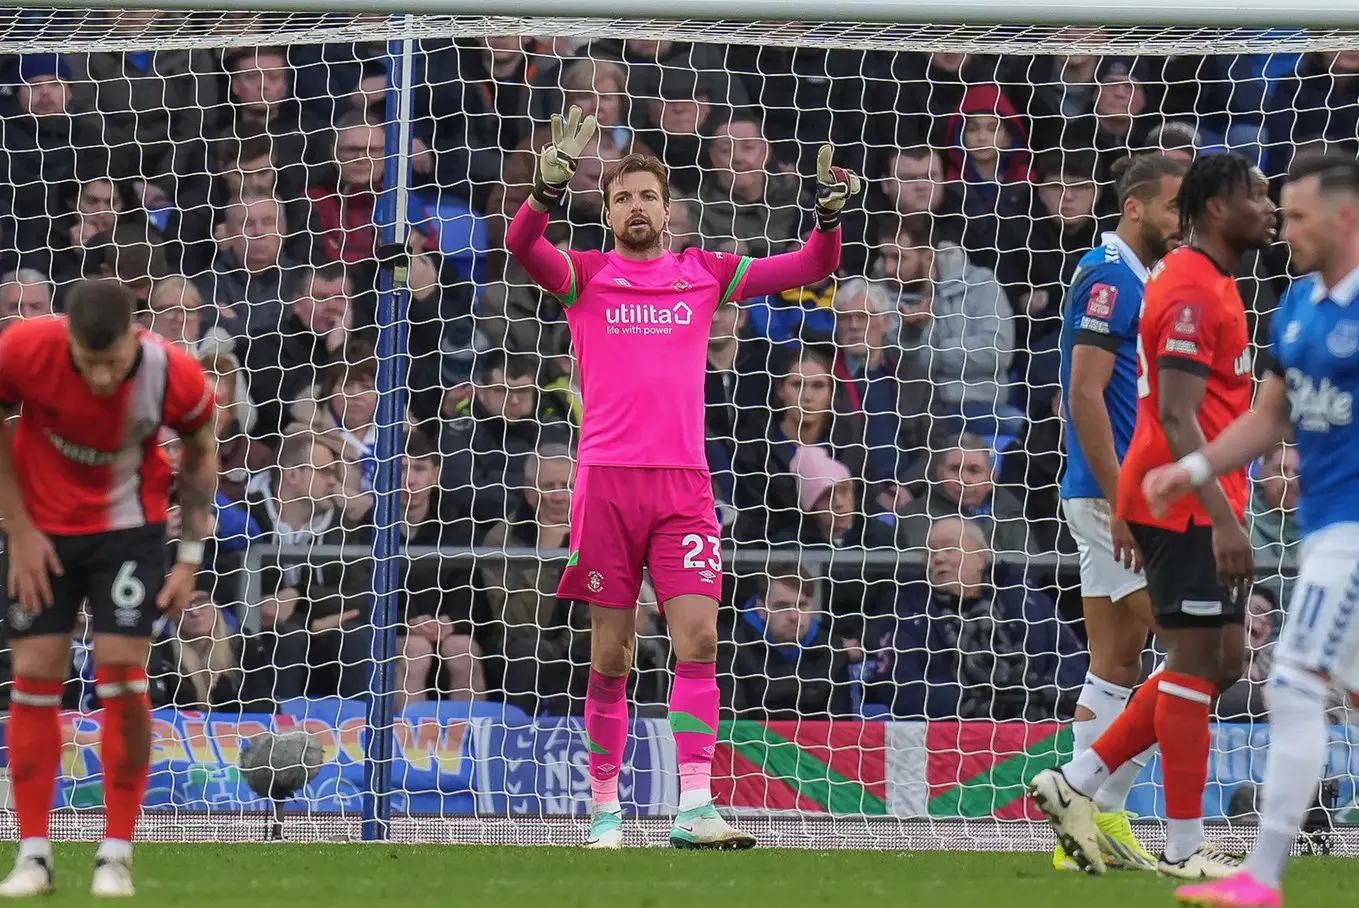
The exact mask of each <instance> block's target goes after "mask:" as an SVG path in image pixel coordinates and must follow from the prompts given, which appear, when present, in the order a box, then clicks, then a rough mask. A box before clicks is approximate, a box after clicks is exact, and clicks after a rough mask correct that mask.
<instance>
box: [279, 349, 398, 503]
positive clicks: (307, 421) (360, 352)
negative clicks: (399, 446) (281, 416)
mask: <svg viewBox="0 0 1359 908" xmlns="http://www.w3.org/2000/svg"><path fill="white" fill-rule="evenodd" d="M377 368H378V361H377V354H376V353H375V352H374V350H373V347H372V345H371V344H369V343H368V342H367V341H364V340H361V339H354V340H351V341H349V343H347V344H346V345H345V347H344V350H343V351H342V352H341V354H340V356H339V358H337V359H336V360H334V361H333V362H331V363H329V364H328V365H327V366H326V367H325V369H324V370H322V372H321V375H320V378H319V379H318V381H317V383H316V385H315V387H314V388H313V389H312V392H311V393H310V394H309V395H306V396H304V397H303V398H302V399H301V400H299V401H297V403H295V404H293V405H292V406H291V407H290V408H289V415H290V416H291V417H292V422H291V423H290V424H288V425H286V426H284V428H283V437H284V438H287V437H289V436H291V435H293V434H296V433H310V434H311V435H312V436H313V437H315V438H316V440H317V441H319V442H320V443H321V444H323V445H325V446H326V447H327V448H330V452H331V453H332V454H334V455H335V465H336V472H337V475H338V478H339V495H340V497H341V501H342V503H341V508H342V509H343V511H344V516H345V519H346V520H348V521H350V522H351V523H354V524H357V523H359V522H360V521H362V520H363V518H364V517H366V516H367V514H368V512H369V511H370V510H372V507H373V495H372V493H373V480H374V478H375V477H376V476H377V399H378V394H377Z"/></svg>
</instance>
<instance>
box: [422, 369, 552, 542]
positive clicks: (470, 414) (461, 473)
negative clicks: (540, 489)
mask: <svg viewBox="0 0 1359 908" xmlns="http://www.w3.org/2000/svg"><path fill="white" fill-rule="evenodd" d="M537 382H538V360H537V359H536V358H534V357H532V356H528V355H526V354H510V355H508V356H505V355H494V354H493V355H489V356H486V357H485V358H484V359H483V360H482V365H481V366H480V375H479V376H478V378H477V381H476V389H475V391H474V393H473V395H472V397H471V398H469V399H468V400H466V401H464V402H462V403H461V404H459V405H458V408H457V410H456V411H455V415H454V417H453V418H452V419H451V420H450V421H449V422H447V423H446V424H445V425H444V427H443V434H442V438H441V442H440V448H441V450H442V451H443V454H444V473H443V481H442V483H441V485H442V487H443V488H444V489H446V490H447V491H448V494H449V497H450V500H451V501H452V502H453V503H454V505H455V507H456V508H457V510H458V512H459V513H461V514H470V515H472V518H473V519H474V520H475V521H476V522H477V523H479V524H491V523H494V522H496V521H502V520H505V519H507V517H508V516H509V515H510V514H513V513H515V512H516V511H517V510H518V508H519V503H520V501H521V500H522V495H521V490H522V489H523V488H524V465H525V461H526V460H527V458H528V456H529V454H530V453H531V452H533V451H535V450H537V448H538V446H539V445H540V444H542V443H544V442H546V441H549V440H550V441H556V442H559V443H563V444H565V443H567V442H569V439H570V431H569V429H568V428H567V423H566V422H565V416H564V414H562V413H561V412H560V411H558V410H556V409H555V408H554V407H553V406H552V404H551V403H550V401H549V400H548V398H547V396H546V395H541V394H540V393H539V390H538V385H537Z"/></svg>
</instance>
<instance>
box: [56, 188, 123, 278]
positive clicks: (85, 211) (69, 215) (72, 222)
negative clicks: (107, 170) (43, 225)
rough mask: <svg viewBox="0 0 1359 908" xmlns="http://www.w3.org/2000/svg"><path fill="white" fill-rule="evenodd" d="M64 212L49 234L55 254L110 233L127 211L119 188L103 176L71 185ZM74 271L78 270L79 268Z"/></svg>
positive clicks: (74, 249)
mask: <svg viewBox="0 0 1359 908" xmlns="http://www.w3.org/2000/svg"><path fill="white" fill-rule="evenodd" d="M70 186H71V188H72V192H71V194H70V195H69V196H68V197H67V199H65V200H64V201H65V202H66V203H67V204H66V206H65V212H66V213H65V214H64V215H63V216H62V217H61V219H60V220H59V221H58V222H57V224H56V228H55V229H54V230H53V233H52V237H51V240H52V246H53V250H54V254H58V255H59V254H60V253H61V252H73V251H77V250H80V249H84V248H86V247H88V246H89V245H90V241H91V240H92V239H93V238H94V237H95V236H97V235H99V234H101V233H111V232H112V231H113V228H114V227H116V226H118V221H119V219H120V218H122V217H123V215H124V213H125V212H126V211H127V208H128V203H127V198H126V197H125V194H124V192H123V189H122V187H121V186H120V185H119V184H118V183H116V182H115V181H113V180H112V179H110V178H108V177H105V176H98V177H94V178H93V179H88V180H80V181H77V182H73V183H71V184H70ZM73 270H79V269H78V267H77V268H76V269H73Z"/></svg>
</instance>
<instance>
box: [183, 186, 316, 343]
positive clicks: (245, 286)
mask: <svg viewBox="0 0 1359 908" xmlns="http://www.w3.org/2000/svg"><path fill="white" fill-rule="evenodd" d="M287 220H288V219H287V216H286V214H285V208H284V206H283V203H282V202H280V201H279V200H278V198H277V197H275V196H272V195H260V196H249V195H247V196H245V197H243V198H238V199H233V200H232V201H231V202H229V203H228V204H227V206H226V208H225V210H224V211H223V212H222V221H221V223H220V224H218V225H217V228H216V230H215V232H214V237H215V238H216V240H217V250H216V254H215V255H214V256H213V259H212V265H211V269H210V270H209V271H208V272H206V273H205V274H203V275H201V276H200V277H199V278H198V283H199V287H200V289H201V290H202V292H203V296H204V297H205V298H207V299H211V300H212V301H213V302H214V303H216V304H217V308H218V313H219V314H218V317H219V318H220V320H221V323H222V326H223V327H224V328H226V329H227V330H228V331H230V332H231V333H232V334H235V335H246V336H249V337H257V336H260V335H267V334H270V333H273V332H276V331H278V330H279V327H280V323H281V322H282V320H283V314H284V313H283V300H284V298H285V293H284V288H285V287H286V286H287V283H288V280H289V277H290V275H291V273H292V272H293V270H294V268H295V263H294V262H293V261H292V260H291V259H290V258H288V256H287V255H286V254H285V253H284V250H283V238H284V237H286V236H287V235H288V230H289V225H288V223H287Z"/></svg>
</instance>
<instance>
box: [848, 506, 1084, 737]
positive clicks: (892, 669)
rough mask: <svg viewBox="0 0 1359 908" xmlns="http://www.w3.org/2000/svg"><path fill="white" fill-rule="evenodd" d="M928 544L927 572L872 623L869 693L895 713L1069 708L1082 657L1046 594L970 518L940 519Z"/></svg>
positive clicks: (981, 715) (1050, 714) (1030, 717)
mask: <svg viewBox="0 0 1359 908" xmlns="http://www.w3.org/2000/svg"><path fill="white" fill-rule="evenodd" d="M927 543H928V552H929V554H928V558H929V562H928V567H927V570H926V579H925V580H924V581H916V582H914V583H909V584H907V585H906V586H904V587H902V589H901V591H900V594H899V595H898V598H897V603H896V612H895V614H892V615H888V616H884V617H882V618H878V619H875V620H873V621H872V622H871V623H870V625H869V630H868V639H867V641H866V644H865V647H866V649H867V650H868V652H867V653H866V656H865V659H866V661H865V664H864V696H865V699H866V700H867V701H869V702H874V703H880V704H882V705H884V706H886V707H888V709H889V710H890V712H891V715H892V716H893V717H894V718H898V719H922V718H925V719H992V720H1006V719H1023V720H1026V721H1030V722H1034V721H1045V720H1051V719H1054V718H1057V717H1059V716H1063V715H1069V713H1070V710H1071V709H1072V708H1074V706H1075V698H1076V695H1077V693H1078V691H1079V689H1080V686H1081V683H1082V681H1083V679H1084V677H1085V671H1086V667H1087V664H1088V659H1087V657H1086V655H1085V653H1084V652H1083V649H1084V648H1083V646H1082V645H1081V643H1080V641H1079V639H1078V638H1077V637H1076V635H1075V634H1074V633H1073V632H1072V630H1071V628H1070V627H1069V626H1067V625H1066V624H1064V623H1063V622H1062V621H1061V619H1060V618H1059V617H1058V616H1057V610H1056V607H1055V606H1054V605H1053V604H1052V602H1051V601H1050V600H1049V599H1047V597H1045V596H1044V595H1043V594H1041V593H1039V592H1037V591H1035V590H1030V589H1028V588H1026V587H1025V586H1024V585H1023V582H1022V578H1020V577H1019V576H1018V575H1016V574H1014V573H1012V572H1008V571H1006V570H1004V569H1003V568H1000V567H998V566H995V565H994V557H993V555H992V552H991V550H990V549H989V547H988V546H987V545H986V534H985V533H984V532H983V530H982V529H981V527H979V526H978V525H977V523H976V522H975V521H973V520H970V519H967V518H962V517H945V518H939V519H937V520H935V521H934V522H933V523H932V525H931V526H930V530H929V534H928V538H927Z"/></svg>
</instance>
